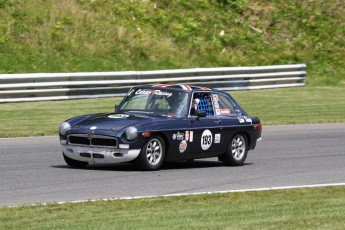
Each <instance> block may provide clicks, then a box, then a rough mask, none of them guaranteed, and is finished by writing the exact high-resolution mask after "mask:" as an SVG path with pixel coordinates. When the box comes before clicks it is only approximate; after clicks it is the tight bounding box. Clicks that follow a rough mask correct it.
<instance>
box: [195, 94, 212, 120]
mask: <svg viewBox="0 0 345 230" xmlns="http://www.w3.org/2000/svg"><path fill="white" fill-rule="evenodd" d="M195 99H199V104H198V106H197V110H200V111H201V110H202V111H205V112H206V116H214V111H213V106H212V100H211V93H194V95H193V101H194V100H195ZM192 104H193V103H192ZM190 115H192V116H194V115H195V108H194V107H193V105H192V107H191V111H190Z"/></svg>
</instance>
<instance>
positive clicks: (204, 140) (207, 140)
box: [201, 129, 212, 150]
mask: <svg viewBox="0 0 345 230" xmlns="http://www.w3.org/2000/svg"><path fill="white" fill-rule="evenodd" d="M211 144H212V133H211V131H210V130H208V129H206V130H205V131H204V132H203V133H202V136H201V148H202V149H203V150H207V149H209V148H210V146H211Z"/></svg>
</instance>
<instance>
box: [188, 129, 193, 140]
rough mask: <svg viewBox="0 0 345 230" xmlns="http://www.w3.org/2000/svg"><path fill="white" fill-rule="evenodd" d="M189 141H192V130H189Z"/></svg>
mask: <svg viewBox="0 0 345 230" xmlns="http://www.w3.org/2000/svg"><path fill="white" fill-rule="evenodd" d="M189 142H193V131H189Z"/></svg>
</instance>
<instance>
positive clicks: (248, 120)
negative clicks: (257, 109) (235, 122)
mask: <svg viewBox="0 0 345 230" xmlns="http://www.w3.org/2000/svg"><path fill="white" fill-rule="evenodd" d="M244 120H246V122H250V123H251V124H252V123H253V121H252V119H251V118H249V117H244Z"/></svg>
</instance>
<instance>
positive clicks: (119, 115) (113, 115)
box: [108, 114, 129, 118]
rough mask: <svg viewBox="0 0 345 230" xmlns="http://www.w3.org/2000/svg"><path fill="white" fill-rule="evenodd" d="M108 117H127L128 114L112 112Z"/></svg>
mask: <svg viewBox="0 0 345 230" xmlns="http://www.w3.org/2000/svg"><path fill="white" fill-rule="evenodd" d="M108 117H109V118H126V117H129V115H128V114H112V115H109V116H108Z"/></svg>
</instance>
